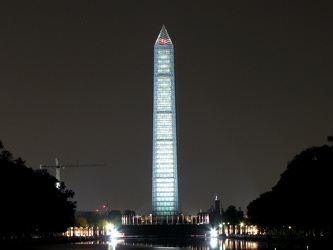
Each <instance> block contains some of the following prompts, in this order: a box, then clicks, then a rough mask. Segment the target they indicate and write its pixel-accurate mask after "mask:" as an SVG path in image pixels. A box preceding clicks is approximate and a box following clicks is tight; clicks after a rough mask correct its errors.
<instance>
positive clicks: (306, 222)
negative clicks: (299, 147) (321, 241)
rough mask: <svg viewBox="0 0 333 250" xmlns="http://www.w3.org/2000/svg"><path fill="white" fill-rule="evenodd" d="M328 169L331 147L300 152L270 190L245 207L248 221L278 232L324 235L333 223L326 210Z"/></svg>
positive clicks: (332, 160)
mask: <svg viewBox="0 0 333 250" xmlns="http://www.w3.org/2000/svg"><path fill="white" fill-rule="evenodd" d="M328 138H331V139H333V137H331V136H330V137H328ZM329 141H330V140H329ZM332 166H333V146H328V145H323V146H320V147H315V146H312V147H309V148H307V149H305V150H303V151H302V152H301V153H299V154H298V155H296V156H295V157H294V159H293V160H292V161H290V162H289V163H288V165H287V169H286V170H285V171H284V172H283V173H282V174H281V175H280V177H281V178H280V180H279V181H278V183H277V184H276V185H275V186H274V187H273V188H272V190H271V191H270V192H266V193H264V194H262V195H261V196H260V197H259V198H258V199H256V200H254V201H252V202H251V203H250V204H249V205H248V207H247V210H248V212H247V216H248V220H249V221H250V222H251V223H253V224H256V225H259V226H262V227H266V228H267V227H274V228H275V229H278V230H281V231H283V230H285V229H286V228H288V226H291V227H292V228H294V229H296V230H298V231H305V232H307V233H308V234H309V233H311V234H313V235H318V234H326V235H327V234H328V233H329V232H330V231H329V230H330V228H331V225H332V222H333V221H332V216H330V215H329V213H328V210H327V209H328V208H329V207H330V195H331V193H332V191H333V188H332V185H331V174H330V171H331V168H332Z"/></svg>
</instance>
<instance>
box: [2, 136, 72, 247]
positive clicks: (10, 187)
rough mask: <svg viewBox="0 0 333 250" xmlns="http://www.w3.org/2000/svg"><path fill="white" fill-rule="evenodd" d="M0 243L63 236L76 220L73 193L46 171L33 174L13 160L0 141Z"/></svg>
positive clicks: (30, 170)
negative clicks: (0, 216)
mask: <svg viewBox="0 0 333 250" xmlns="http://www.w3.org/2000/svg"><path fill="white" fill-rule="evenodd" d="M0 168H1V173H2V174H1V177H2V178H1V179H2V180H1V187H0V190H1V199H2V204H1V206H0V209H1V210H0V214H1V215H2V220H1V226H0V234H1V239H2V240H6V239H21V238H32V237H50V236H53V235H54V234H55V233H60V232H66V231H67V227H68V226H69V225H73V223H74V219H75V209H76V202H74V201H72V198H73V197H74V192H73V191H71V190H66V187H65V185H64V183H61V185H60V187H59V188H57V187H56V183H57V179H56V178H55V177H53V176H52V175H50V174H49V173H48V172H47V171H46V170H44V169H43V170H33V169H31V168H28V167H27V166H25V161H23V160H22V159H21V158H16V159H14V157H13V155H12V154H11V153H10V152H9V151H8V150H5V148H4V145H3V143H2V142H1V141H0Z"/></svg>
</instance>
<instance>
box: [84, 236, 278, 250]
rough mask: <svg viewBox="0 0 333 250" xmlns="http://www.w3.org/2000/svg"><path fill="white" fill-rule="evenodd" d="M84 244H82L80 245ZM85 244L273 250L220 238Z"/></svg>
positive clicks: (150, 247)
mask: <svg viewBox="0 0 333 250" xmlns="http://www.w3.org/2000/svg"><path fill="white" fill-rule="evenodd" d="M80 244H82V242H81V243H80ZM83 244H103V245H108V250H116V249H119V250H120V249H136V248H140V249H164V248H168V249H192V250H211V249H218V250H258V249H260V250H262V249H273V250H274V247H273V246H269V244H267V243H264V242H256V241H246V240H232V239H218V238H186V239H172V238H163V239H151V238H121V239H110V240H109V241H98V242H90V243H89V242H85V243H83Z"/></svg>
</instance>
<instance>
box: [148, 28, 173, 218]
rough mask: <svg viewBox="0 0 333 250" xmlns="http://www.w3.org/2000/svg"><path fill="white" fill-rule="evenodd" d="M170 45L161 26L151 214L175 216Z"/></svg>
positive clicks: (156, 55) (156, 48) (157, 51)
mask: <svg viewBox="0 0 333 250" xmlns="http://www.w3.org/2000/svg"><path fill="white" fill-rule="evenodd" d="M175 94H176V93H175V72H174V47H173V44H172V41H171V39H170V37H169V34H168V32H167V30H166V28H165V26H164V25H163V26H162V29H161V31H160V34H159V36H158V38H157V40H156V42H155V46H154V110H153V160H152V161H153V168H152V215H153V216H154V217H160V218H161V217H162V218H163V217H165V218H167V216H174V215H178V212H179V211H178V173H177V168H178V166H177V134H176V98H175Z"/></svg>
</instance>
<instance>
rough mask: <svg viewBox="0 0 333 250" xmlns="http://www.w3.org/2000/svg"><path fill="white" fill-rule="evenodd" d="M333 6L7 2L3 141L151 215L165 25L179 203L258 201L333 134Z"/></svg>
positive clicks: (119, 206) (91, 199)
mask: <svg viewBox="0 0 333 250" xmlns="http://www.w3.org/2000/svg"><path fill="white" fill-rule="evenodd" d="M332 13H333V2H332V1H331V0H330V1H323V0H321V1H308V0H302V1H229V2H225V1H221V0H216V1H215V0H210V1H187V0H181V1H180V0H177V1H159V0H151V1H146V0H141V1H134V0H133V1H126V0H125V1H124V0H122V1H96V0H94V1H93V0H92V1H79V0H76V1H71V0H65V1H61V0H60V1H59V0H57V1H48V0H43V1H30V0H26V1H23V0H22V1H13V0H11V1H10V0H8V1H3V0H1V1H0V32H1V33H0V87H1V89H0V100H1V121H0V140H1V141H2V142H3V144H4V146H5V149H7V150H9V151H10V152H11V153H12V154H13V155H14V158H17V157H21V158H22V159H23V160H25V161H26V165H27V166H28V167H31V168H33V169H38V168H39V165H40V164H45V165H55V158H56V157H58V159H59V162H60V164H62V165H68V164H76V163H77V162H78V164H79V167H67V168H66V167H65V168H64V169H62V170H61V180H62V181H64V182H65V185H66V188H67V189H71V190H73V191H74V192H75V197H74V200H76V201H77V210H79V211H82V210H84V211H94V210H95V209H100V208H101V207H102V205H104V204H108V206H109V209H111V210H112V209H116V210H121V211H122V212H123V211H124V210H126V209H131V210H134V211H135V212H136V213H138V214H149V213H151V177H152V173H151V170H152V115H153V114H152V111H153V52H154V51H153V49H154V43H155V41H156V39H157V36H158V34H159V32H160V30H161V28H162V26H163V24H164V25H165V26H166V29H167V31H168V33H169V35H170V37H171V39H172V42H173V44H174V46H175V71H176V88H177V117H178V120H177V122H178V124H177V126H178V130H177V133H178V151H179V154H178V160H179V163H178V175H179V196H180V208H181V212H183V213H185V214H193V213H197V212H199V210H200V209H202V210H203V211H206V210H207V209H209V208H210V206H211V205H213V204H214V199H215V196H216V195H217V196H218V198H219V199H220V200H221V205H222V207H223V208H224V209H226V208H227V207H228V206H229V205H234V206H236V208H237V209H238V208H239V207H241V208H242V210H244V211H246V206H247V205H248V204H249V203H250V202H251V201H253V200H254V199H256V198H258V197H259V196H260V194H262V193H264V192H267V191H270V190H271V188H272V187H273V186H274V185H275V184H276V183H277V181H278V180H279V179H280V174H281V173H282V172H283V171H285V170H286V167H287V164H288V162H289V161H291V160H292V159H293V158H294V156H295V155H297V154H299V153H300V152H301V151H302V150H304V149H306V148H308V147H310V146H321V145H323V144H328V142H327V136H329V135H333V70H332V69H333V31H332V30H333V28H332V27H333V14H332ZM92 164H105V166H104V167H94V166H92ZM80 165H83V166H80ZM87 165H89V166H87ZM48 171H49V172H50V173H51V174H52V175H55V169H54V168H48ZM2 178H6V177H5V176H2ZM10 181H13V182H15V180H10ZM309 185H310V184H309ZM36 191H38V190H36ZM25 205H28V204H22V206H23V207H24V206H25Z"/></svg>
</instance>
